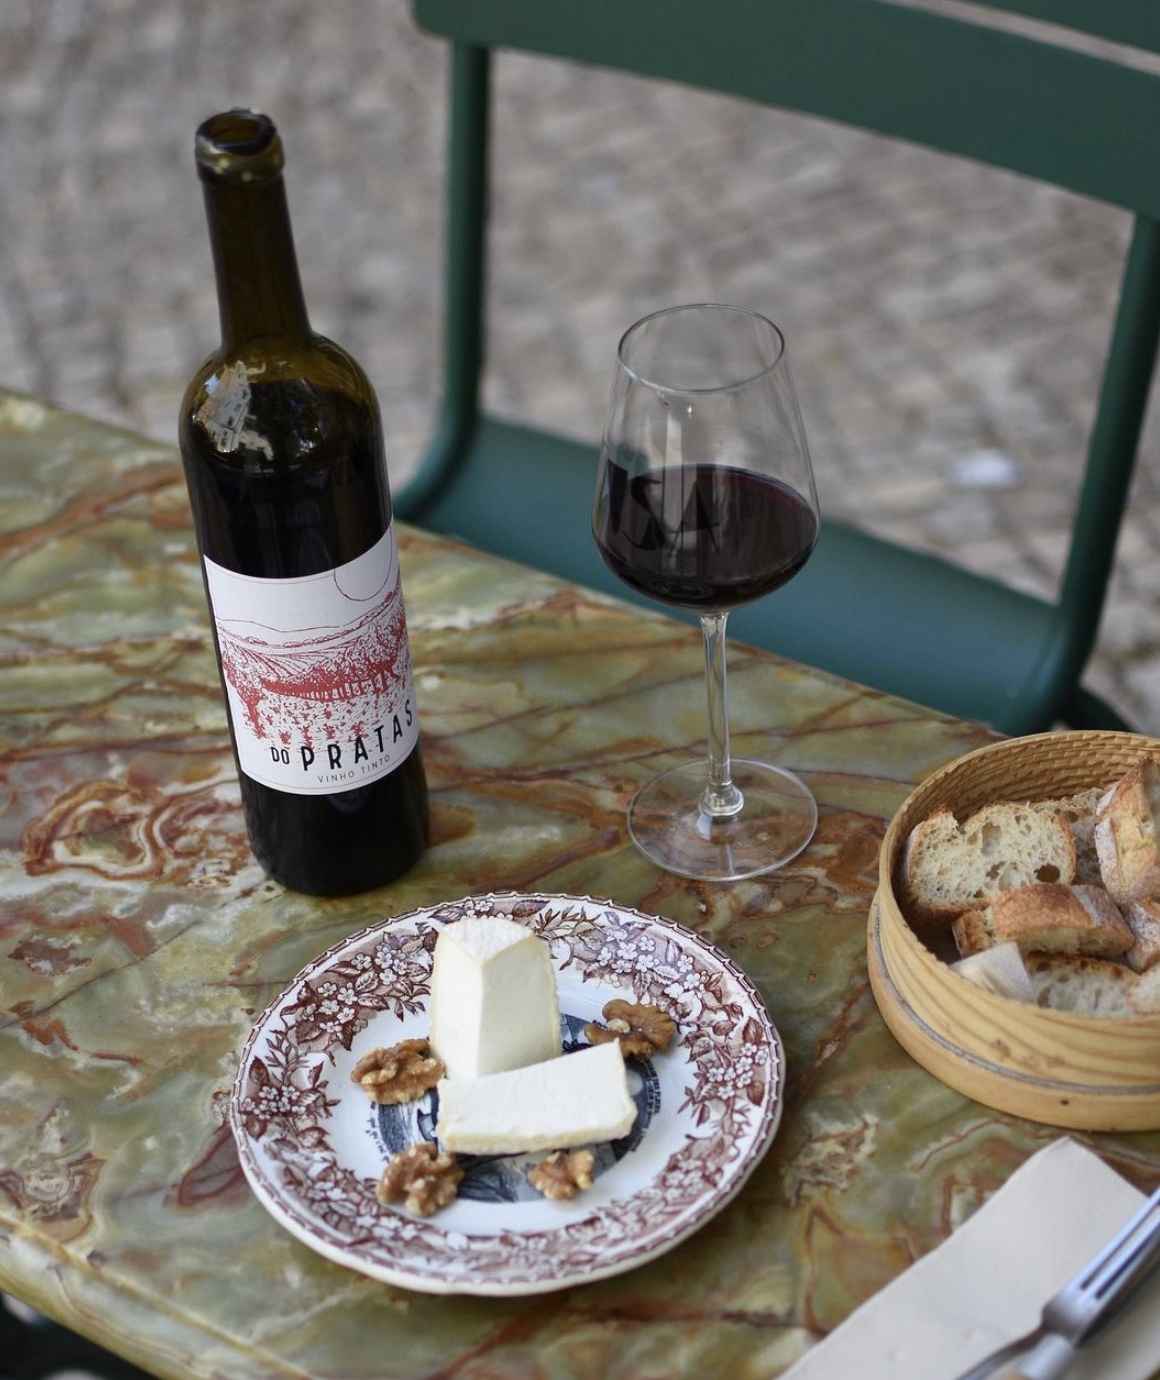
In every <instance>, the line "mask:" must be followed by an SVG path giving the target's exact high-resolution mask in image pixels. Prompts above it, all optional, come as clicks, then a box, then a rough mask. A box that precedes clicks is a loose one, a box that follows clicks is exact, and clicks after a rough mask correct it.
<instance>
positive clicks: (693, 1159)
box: [230, 893, 785, 1294]
mask: <svg viewBox="0 0 1160 1380" xmlns="http://www.w3.org/2000/svg"><path fill="white" fill-rule="evenodd" d="M468 915H505V916H509V917H511V918H512V919H513V920H516V921H518V922H519V923H520V924H523V925H526V926H527V927H528V928H529V929H531V930H532V931H534V933H536V934H538V935H539V936H540V937H541V938H542V939H543V940H545V941H546V943H547V944H548V946H549V948H550V950H551V953H552V959H553V962H554V965H555V968H556V976H557V988H558V992H559V998H560V1012H561V1016H560V1020H561V1033H562V1036H563V1041H564V1050H565V1053H564V1055H563V1056H562V1057H565V1058H566V1057H567V1052H568V1050H569V1049H571V1048H575V1047H577V1046H579V1045H583V1044H584V1043H585V1040H584V1035H583V1028H584V1025H585V1024H586V1023H587V1022H588V1021H592V1020H600V1018H601V1010H602V1008H603V1006H604V1004H605V1002H607V1001H609V1000H610V999H611V998H613V997H624V998H628V999H629V1000H633V1001H639V1002H648V1003H652V1004H655V1005H657V1006H660V1007H662V1008H663V1009H664V1010H665V1011H667V1012H668V1013H669V1014H670V1015H671V1016H672V1017H673V1019H674V1020H675V1021H676V1024H677V1031H678V1033H677V1038H676V1040H675V1041H674V1043H673V1044H671V1045H670V1046H669V1048H668V1049H666V1050H664V1051H663V1052H661V1053H658V1054H656V1055H655V1056H653V1057H652V1058H651V1059H647V1060H638V1059H630V1060H629V1061H628V1063H629V1088H630V1091H631V1092H632V1094H633V1098H634V1100H635V1101H636V1104H637V1118H636V1122H635V1124H634V1126H633V1128H632V1130H631V1131H630V1132H629V1133H628V1135H626V1136H625V1137H624V1138H623V1139H622V1140H619V1141H614V1142H610V1143H607V1144H604V1145H600V1146H595V1147H593V1149H594V1150H595V1151H596V1157H597V1163H596V1178H595V1182H594V1183H593V1185H592V1187H591V1188H589V1189H586V1190H585V1191H584V1192H582V1193H580V1194H578V1195H577V1196H576V1197H575V1198H574V1199H572V1200H571V1201H568V1202H560V1201H554V1200H549V1199H546V1198H543V1197H541V1196H540V1194H538V1193H537V1192H536V1191H535V1189H533V1188H532V1187H531V1185H530V1184H529V1183H528V1180H527V1174H528V1170H529V1169H530V1168H531V1167H532V1166H533V1165H534V1164H535V1163H536V1161H537V1160H539V1159H542V1158H543V1156H542V1155H538V1156H520V1155H515V1156H464V1157H461V1160H460V1163H461V1165H462V1166H463V1167H464V1169H465V1171H466V1172H465V1176H464V1179H463V1182H462V1183H461V1184H460V1186H459V1196H458V1197H457V1198H456V1200H455V1201H454V1202H453V1203H451V1204H450V1205H449V1206H448V1207H446V1208H443V1209H442V1210H441V1211H439V1212H437V1213H435V1214H433V1215H432V1216H431V1217H427V1218H419V1217H415V1216H412V1215H411V1214H409V1213H408V1212H406V1211H405V1210H404V1209H403V1208H402V1207H394V1206H384V1205H383V1204H382V1203H380V1202H379V1201H378V1199H377V1198H376V1197H375V1186H376V1183H377V1181H378V1179H379V1177H380V1175H381V1173H382V1169H383V1166H384V1164H385V1162H386V1160H387V1159H388V1158H389V1156H390V1155H391V1154H392V1153H393V1152H394V1151H396V1150H399V1149H402V1148H404V1147H405V1146H406V1145H408V1144H411V1143H412V1142H414V1141H417V1140H420V1139H426V1140H434V1139H435V1135H436V1129H437V1119H438V1107H437V1102H436V1101H435V1098H436V1094H435V1093H434V1092H432V1093H428V1094H427V1095H425V1096H424V1098H423V1099H422V1100H420V1101H419V1102H413V1103H409V1104H406V1105H404V1106H401V1107H391V1106H379V1105H378V1104H375V1103H373V1102H371V1100H370V1099H369V1098H368V1097H367V1095H366V1093H365V1092H364V1091H363V1090H362V1089H361V1088H360V1087H358V1086H357V1085H356V1084H354V1083H352V1082H351V1081H350V1070H351V1068H352V1067H353V1065H354V1063H355V1061H356V1060H357V1059H358V1058H359V1057H360V1056H361V1055H362V1054H364V1053H366V1052H367V1051H368V1050H370V1049H373V1048H375V1047H376V1046H378V1045H392V1044H395V1043H397V1042H398V1041H399V1040H402V1039H409V1038H414V1037H419V1036H425V1035H426V1034H427V1020H428V1018H427V1009H426V1007H427V997H428V991H429V985H430V979H431V961H432V954H433V951H434V947H435V940H436V938H437V936H438V934H439V931H440V930H441V929H442V928H443V927H444V926H445V925H450V924H454V923H455V922H456V921H457V920H460V919H462V918H463V917H464V916H468ZM784 1066H785V1065H784V1053H783V1050H782V1045H781V1040H780V1038H779V1036H778V1034H777V1031H776V1030H775V1029H774V1027H773V1025H772V1024H771V1022H770V1019H769V1015H768V1013H767V1012H766V1010H765V1007H764V1005H763V1003H762V1001H761V998H760V996H759V995H758V994H757V992H756V990H755V989H754V987H753V985H752V984H751V983H750V981H749V979H748V978H747V977H745V975H744V974H743V973H742V972H741V971H740V970H739V969H738V968H737V967H736V966H735V965H734V964H733V963H731V962H730V960H729V959H728V958H726V957H725V955H724V954H722V953H720V952H719V951H718V950H717V949H714V948H713V947H711V946H710V945H709V944H707V943H706V942H705V941H704V940H702V939H700V938H698V936H697V935H695V934H693V933H692V932H691V931H689V930H686V929H683V928H682V927H680V926H678V925H675V924H673V923H672V922H671V921H668V920H662V919H658V918H656V917H654V916H649V915H644V914H641V913H639V912H637V911H633V910H627V909H625V908H624V907H622V906H617V905H613V904H612V903H611V902H605V901H594V900H591V899H589V898H580V897H570V896H542V895H521V894H513V893H509V894H505V895H495V896H483V897H479V896H476V897H470V898H468V899H466V900H462V901H458V902H454V903H451V904H446V905H440V906H433V907H431V908H429V909H425V910H418V911H412V912H411V913H410V914H407V915H402V916H399V917H398V918H396V919H393V920H388V921H386V922H385V923H384V924H381V925H376V926H373V927H372V928H370V929H367V930H364V931H363V932H362V933H360V934H356V935H354V936H353V937H352V938H350V939H348V940H345V941H344V942H343V943H341V944H339V945H337V946H336V947H335V948H333V949H331V950H330V951H329V952H327V953H325V954H323V955H322V957H321V958H318V959H317V960H315V962H313V963H311V964H310V965H309V966H308V967H307V968H305V969H304V970H303V971H302V972H301V973H300V974H299V975H298V977H297V978H295V979H294V981H293V982H292V983H291V984H290V986H289V987H288V988H287V990H286V991H285V992H284V993H283V994H282V996H281V997H280V998H279V999H278V1000H277V1001H276V1002H274V1003H273V1004H272V1005H271V1006H270V1007H269V1009H268V1010H267V1011H266V1012H265V1014H264V1015H263V1016H262V1018H261V1019H260V1020H259V1021H258V1024H257V1025H256V1026H255V1028H254V1030H253V1032H252V1034H251V1036H250V1038H249V1041H248V1042H247V1044H246V1048H245V1052H244V1054H243V1057H242V1064H241V1068H240V1069H239V1071H238V1076H237V1080H236V1082H235V1085H234V1091H233V1098H232V1101H231V1105H230V1119H231V1124H232V1127H233V1132H234V1136H235V1138H236V1140H237V1143H238V1150H239V1153H240V1156H241V1162H242V1167H243V1169H244V1170H245V1173H246V1177H247V1178H248V1180H249V1182H250V1184H251V1186H252V1187H253V1189H254V1192H255V1193H256V1194H257V1196H258V1198H259V1200H260V1201H261V1202H262V1204H263V1205H264V1206H265V1207H266V1208H267V1210H268V1211H269V1212H270V1213H271V1214H272V1215H273V1216H274V1218H275V1219H276V1220H277V1221H278V1222H280V1223H281V1224H282V1225H283V1226H284V1227H286V1228H287V1230H289V1231H291V1232H292V1233H293V1234H294V1235H295V1236H297V1237H299V1238H300V1239H301V1240H302V1241H304V1242H305V1243H306V1245H308V1246H310V1247H312V1248H313V1249H314V1250H316V1251H318V1252H320V1253H321V1254H322V1255H324V1256H327V1257H329V1258H330V1259H331V1260H335V1261H338V1262H339V1264H341V1265H346V1266H348V1267H350V1268H352V1269H355V1270H359V1271H361V1272H362V1273H364V1274H367V1275H371V1276H373V1277H375V1278H377V1279H382V1280H386V1281H388V1282H389V1283H391V1284H399V1285H403V1286H404V1287H406V1288H410V1289H419V1290H423V1291H426V1292H429V1293H463V1294H535V1293H543V1292H547V1291H548V1290H552V1289H562V1288H565V1287H566V1286H568V1285H572V1284H580V1283H585V1282H588V1281H591V1280H596V1279H602V1278H604V1277H606V1276H608V1275H614V1274H619V1273H621V1272H622V1271H624V1270H629V1269H632V1268H633V1267H634V1266H637V1265H641V1264H643V1263H644V1262H645V1261H648V1260H652V1259H654V1258H655V1257H656V1256H658V1255H660V1254H662V1253H663V1252H664V1251H667V1250H669V1249H670V1248H671V1247H672V1246H674V1245H676V1244H677V1242H679V1241H682V1240H684V1239H685V1238H686V1237H687V1236H689V1235H690V1234H691V1233H692V1232H694V1231H696V1230H697V1228H698V1227H700V1226H702V1225H703V1224H704V1223H705V1222H706V1221H707V1220H708V1219H709V1218H710V1217H712V1216H713V1215H714V1214H715V1213H717V1212H718V1211H720V1209H721V1208H722V1207H724V1205H725V1204H726V1203H728V1202H729V1201H730V1199H732V1198H733V1197H734V1196H735V1195H736V1193H737V1192H738V1190H739V1189H740V1188H741V1186H742V1184H743V1183H744V1182H745V1180H746V1179H747V1178H748V1177H749V1175H750V1173H751V1172H752V1171H753V1169H754V1168H755V1167H756V1165H757V1163H758V1161H759V1160H760V1159H761V1157H762V1155H763V1154H764V1153H765V1151H766V1150H767V1149H768V1147H769V1144H770V1142H771V1141H772V1139H773V1136H774V1133H775V1132H776V1130H777V1125H778V1122H779V1120H780V1117H781V1109H782V1098H783V1080H784Z"/></svg>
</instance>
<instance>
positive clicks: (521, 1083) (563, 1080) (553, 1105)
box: [435, 1040, 636, 1155]
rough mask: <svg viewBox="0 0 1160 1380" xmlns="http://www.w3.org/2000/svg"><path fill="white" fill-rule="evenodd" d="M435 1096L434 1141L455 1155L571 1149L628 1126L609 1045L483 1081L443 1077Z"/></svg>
mask: <svg viewBox="0 0 1160 1380" xmlns="http://www.w3.org/2000/svg"><path fill="white" fill-rule="evenodd" d="M438 1093H439V1113H438V1118H437V1121H436V1127H435V1129H436V1134H437V1135H438V1137H439V1141H440V1143H441V1144H442V1146H443V1148H444V1149H445V1150H450V1151H452V1152H453V1153H455V1154H467V1155H516V1154H521V1153H531V1152H534V1151H538V1150H567V1149H574V1148H575V1147H576V1146H579V1145H590V1144H592V1143H593V1142H595V1141H603V1140H615V1139H617V1137H618V1136H623V1135H627V1134H628V1132H629V1130H630V1129H631V1128H632V1123H633V1122H634V1121H635V1119H636V1105H635V1103H634V1102H633V1100H632V1096H631V1094H630V1093H629V1091H628V1076H627V1073H626V1071H625V1067H624V1056H623V1055H622V1054H621V1052H620V1046H619V1045H618V1044H617V1042H616V1041H615V1040H613V1041H612V1042H611V1043H609V1044H606V1045H592V1046H590V1047H589V1048H587V1049H580V1050H577V1051H576V1052H575V1053H574V1054H566V1055H564V1056H563V1057H562V1058H559V1059H549V1060H547V1061H546V1062H545V1063H542V1064H531V1065H529V1066H528V1067H526V1068H522V1069H513V1070H511V1072H509V1073H493V1074H491V1075H490V1076H489V1077H487V1078H475V1079H459V1078H444V1079H442V1080H441V1081H440V1083H439V1086H438Z"/></svg>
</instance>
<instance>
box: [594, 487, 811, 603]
mask: <svg viewBox="0 0 1160 1380" xmlns="http://www.w3.org/2000/svg"><path fill="white" fill-rule="evenodd" d="M674 519H675V523H676V525H674ZM817 539H818V518H817V514H816V513H815V511H814V509H813V508H812V507H811V506H810V503H809V501H808V500H807V499H806V498H804V497H803V496H802V495H801V494H799V493H798V492H797V491H796V490H795V489H792V488H790V486H789V485H788V484H785V483H783V482H782V481H781V480H780V479H775V478H773V477H771V476H770V475H764V474H753V473H751V472H750V471H748V470H739V469H733V468H730V467H728V466H715V465H691V466H688V467H685V466H682V467H681V468H679V469H676V470H670V469H659V470H652V471H648V470H646V471H640V472H637V473H635V474H630V473H629V471H628V470H627V469H625V468H624V467H623V466H621V465H618V464H616V463H612V464H610V465H609V467H608V494H607V502H606V503H605V504H603V505H602V507H601V511H600V514H599V525H598V528H597V530H596V544H597V546H598V547H599V549H600V554H601V556H602V557H603V559H604V563H605V564H606V565H607V566H608V568H609V570H611V571H612V572H613V574H615V575H616V576H618V578H620V579H621V580H623V581H624V583H625V584H626V585H630V586H631V587H632V588H633V589H635V590H638V591H639V592H640V593H641V594H645V595H647V596H648V597H649V598H650V599H656V600H658V601H659V602H660V603H662V604H670V605H672V606H673V607H675V608H681V609H691V610H693V611H695V612H700V611H701V610H703V609H735V608H737V607H738V606H739V605H741V604H747V603H749V602H750V601H751V600H753V599H760V598H761V596H762V595H763V594H769V593H770V592H771V591H772V590H775V589H778V588H779V587H780V586H781V585H783V584H785V582H786V581H787V580H791V579H792V578H793V577H794V576H795V575H796V574H797V573H798V571H799V570H800V569H801V568H802V566H803V565H805V563H806V561H807V560H808V559H809V555H810V552H811V551H812V550H813V549H814V543H815V542H816V541H817Z"/></svg>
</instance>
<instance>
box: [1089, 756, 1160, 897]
mask: <svg viewBox="0 0 1160 1380" xmlns="http://www.w3.org/2000/svg"><path fill="white" fill-rule="evenodd" d="M1095 841H1096V853H1097V854H1098V856H1099V861H1100V874H1101V876H1102V877H1103V882H1104V886H1106V887H1107V889H1108V890H1109V891H1110V892H1111V894H1112V897H1113V899H1114V900H1116V901H1117V902H1118V903H1119V904H1120V905H1121V906H1128V905H1131V903H1132V902H1133V901H1144V900H1147V899H1148V898H1149V897H1153V896H1160V761H1158V760H1157V759H1156V758H1155V757H1150V756H1149V757H1142V758H1141V759H1140V761H1139V762H1137V763H1136V765H1135V766H1134V767H1132V769H1131V770H1130V771H1128V772H1127V773H1126V774H1125V775H1124V776H1122V777H1121V778H1120V780H1119V781H1118V782H1117V783H1116V784H1115V785H1114V786H1113V787H1112V788H1111V790H1110V791H1108V792H1107V794H1106V795H1104V797H1103V798H1102V799H1101V800H1100V802H1099V805H1098V806H1097V808H1096V827H1095Z"/></svg>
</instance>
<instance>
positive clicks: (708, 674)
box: [701, 613, 745, 819]
mask: <svg viewBox="0 0 1160 1380" xmlns="http://www.w3.org/2000/svg"><path fill="white" fill-rule="evenodd" d="M728 617H729V615H728V614H727V613H707V614H704V615H702V617H701V632H702V633H703V634H704V637H705V684H706V689H707V690H708V695H709V784H708V786H706V787H705V790H704V792H703V793H702V795H701V809H702V810H704V812H705V813H706V814H707V815H710V816H711V817H713V818H715V819H728V818H730V817H731V816H732V815H735V814H737V813H738V812H739V811H740V809H741V807H742V806H743V805H744V804H745V799H744V797H743V796H742V794H741V792H740V791H739V790H738V789H737V787H736V786H735V785H734V784H733V767H732V763H731V762H730V760H729V686H728V683H727V680H726V674H725V622H726V620H727V618H728Z"/></svg>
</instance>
